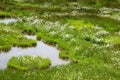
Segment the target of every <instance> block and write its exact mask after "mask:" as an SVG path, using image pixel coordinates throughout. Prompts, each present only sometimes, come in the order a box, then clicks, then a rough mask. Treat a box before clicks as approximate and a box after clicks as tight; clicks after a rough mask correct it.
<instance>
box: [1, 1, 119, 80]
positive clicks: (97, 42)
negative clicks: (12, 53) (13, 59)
mask: <svg viewBox="0 0 120 80" xmlns="http://www.w3.org/2000/svg"><path fill="white" fill-rule="evenodd" d="M0 4H1V5H2V6H0V10H1V12H0V17H1V18H10V17H12V18H16V19H17V20H18V21H17V22H15V23H10V24H2V23H0V50H1V51H9V50H10V49H11V47H12V46H18V47H32V46H35V45H36V41H34V40H31V39H27V38H25V37H24V34H29V35H37V39H38V40H42V41H43V42H45V43H47V44H52V45H54V46H56V47H58V48H59V50H60V53H59V57H60V58H61V59H64V60H68V59H69V60H70V61H71V62H70V63H69V64H67V65H61V66H55V67H52V68H46V69H43V70H41V69H36V68H35V69H34V68H33V69H31V70H27V71H22V70H19V69H14V68H9V67H8V68H7V69H6V70H3V71H0V79H1V80H21V79H24V80H119V79H120V76H119V75H120V71H119V70H120V20H119V17H120V9H119V6H117V5H116V6H112V7H111V6H110V5H109V6H104V5H103V6H100V7H99V5H101V4H99V5H98V4H97V5H94V6H92V5H88V4H87V5H86V4H84V5H81V4H80V3H78V2H66V3H61V4H56V3H51V2H47V3H42V4H38V3H30V2H10V3H0ZM118 4H119V3H118ZM13 64H14V63H13Z"/></svg>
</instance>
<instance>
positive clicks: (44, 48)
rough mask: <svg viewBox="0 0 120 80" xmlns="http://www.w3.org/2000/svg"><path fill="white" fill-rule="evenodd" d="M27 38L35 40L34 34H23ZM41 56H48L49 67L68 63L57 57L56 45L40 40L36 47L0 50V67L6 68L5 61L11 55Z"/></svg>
mask: <svg viewBox="0 0 120 80" xmlns="http://www.w3.org/2000/svg"><path fill="white" fill-rule="evenodd" d="M25 36H26V37H27V38H28V39H33V40H36V36H28V35H25ZM25 55H30V56H41V57H42V58H49V59H50V60H51V67H52V66H56V65H63V64H67V63H69V61H64V60H61V59H60V58H59V50H58V49H57V48H56V47H53V46H50V45H47V44H45V43H43V42H42V41H37V46H36V47H30V48H19V47H12V49H11V50H10V51H9V52H0V69H6V68H7V62H8V61H9V60H10V58H12V57H13V56H25Z"/></svg>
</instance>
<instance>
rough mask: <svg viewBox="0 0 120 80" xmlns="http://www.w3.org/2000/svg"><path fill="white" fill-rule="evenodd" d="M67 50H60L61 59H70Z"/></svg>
mask: <svg viewBox="0 0 120 80" xmlns="http://www.w3.org/2000/svg"><path fill="white" fill-rule="evenodd" d="M65 52H66V51H60V53H59V57H60V58H61V59H64V60H65V59H68V58H69V56H68V53H67V52H66V53H65Z"/></svg>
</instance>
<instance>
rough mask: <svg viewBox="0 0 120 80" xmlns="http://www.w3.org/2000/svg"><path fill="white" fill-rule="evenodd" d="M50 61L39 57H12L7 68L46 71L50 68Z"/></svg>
mask: <svg viewBox="0 0 120 80" xmlns="http://www.w3.org/2000/svg"><path fill="white" fill-rule="evenodd" d="M50 64H51V63H50V60H49V59H47V58H45V59H43V58H41V57H39V56H37V57H32V56H21V57H12V58H11V59H10V60H9V62H8V64H7V66H8V67H9V68H15V69H20V70H29V69H44V68H47V67H49V66H50Z"/></svg>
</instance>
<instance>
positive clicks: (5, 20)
mask: <svg viewBox="0 0 120 80" xmlns="http://www.w3.org/2000/svg"><path fill="white" fill-rule="evenodd" d="M11 22H17V20H16V19H14V18H10V19H7V18H6V19H3V20H0V23H5V24H8V23H11Z"/></svg>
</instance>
